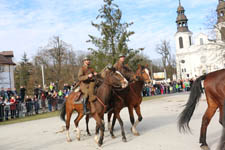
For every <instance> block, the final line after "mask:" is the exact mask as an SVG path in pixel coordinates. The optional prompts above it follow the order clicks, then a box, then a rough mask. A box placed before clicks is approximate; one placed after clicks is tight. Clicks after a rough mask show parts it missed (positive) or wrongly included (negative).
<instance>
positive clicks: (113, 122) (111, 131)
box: [110, 112, 116, 139]
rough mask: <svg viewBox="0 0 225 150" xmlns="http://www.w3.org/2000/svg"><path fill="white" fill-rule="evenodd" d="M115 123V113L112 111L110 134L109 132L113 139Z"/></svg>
mask: <svg viewBox="0 0 225 150" xmlns="http://www.w3.org/2000/svg"><path fill="white" fill-rule="evenodd" d="M115 123H116V115H115V112H114V113H113V121H112V126H111V128H110V134H111V137H112V138H113V139H115V138H116V137H115V135H114V133H113V130H114V126H115Z"/></svg>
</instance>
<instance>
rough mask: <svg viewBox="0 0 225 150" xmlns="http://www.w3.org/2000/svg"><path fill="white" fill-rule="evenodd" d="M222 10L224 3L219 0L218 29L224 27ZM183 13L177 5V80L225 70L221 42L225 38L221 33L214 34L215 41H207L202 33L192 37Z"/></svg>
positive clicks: (224, 7)
mask: <svg viewBox="0 0 225 150" xmlns="http://www.w3.org/2000/svg"><path fill="white" fill-rule="evenodd" d="M224 10H225V2H224V0H219V4H218V7H217V12H218V23H217V26H218V29H221V28H223V27H225V18H224V17H225V16H224V13H225V11H224ZM184 12H185V10H184V7H183V6H181V3H179V7H178V9H177V13H178V16H177V20H176V23H177V33H176V34H175V42H176V64H177V79H184V80H185V79H191V78H196V77H198V76H201V75H203V74H205V73H209V72H213V71H216V70H220V69H223V68H225V52H224V51H225V43H224V42H223V41H224V40H225V38H224V37H223V36H222V35H221V32H219V31H217V32H216V33H217V39H216V40H209V39H208V36H207V35H205V34H203V33H200V34H198V35H197V36H195V37H193V33H192V32H191V31H190V30H189V28H188V24H187V23H188V19H187V17H186V16H185V14H184ZM224 29H225V28H224ZM224 35H225V34H224Z"/></svg>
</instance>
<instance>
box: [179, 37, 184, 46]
mask: <svg viewBox="0 0 225 150" xmlns="http://www.w3.org/2000/svg"><path fill="white" fill-rule="evenodd" d="M179 44H180V48H184V44H183V38H182V37H179Z"/></svg>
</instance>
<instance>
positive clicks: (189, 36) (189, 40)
mask: <svg viewBox="0 0 225 150" xmlns="http://www.w3.org/2000/svg"><path fill="white" fill-rule="evenodd" d="M189 43H190V46H191V44H192V43H191V36H189Z"/></svg>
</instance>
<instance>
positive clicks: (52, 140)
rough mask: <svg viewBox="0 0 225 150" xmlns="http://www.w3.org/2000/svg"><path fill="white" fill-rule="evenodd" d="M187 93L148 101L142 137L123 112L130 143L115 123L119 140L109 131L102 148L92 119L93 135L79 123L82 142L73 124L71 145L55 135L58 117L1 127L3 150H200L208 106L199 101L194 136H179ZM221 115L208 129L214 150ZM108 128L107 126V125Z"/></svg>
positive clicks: (59, 124)
mask: <svg viewBox="0 0 225 150" xmlns="http://www.w3.org/2000/svg"><path fill="white" fill-rule="evenodd" d="M187 98H188V93H186V94H185V93H182V94H174V95H169V96H165V97H162V98H158V99H155V100H152V101H145V102H143V103H142V105H141V109H142V114H143V121H142V122H141V123H140V124H139V125H138V127H137V129H138V131H139V132H140V134H141V135H140V136H134V135H132V133H131V132H130V127H131V125H130V122H129V117H128V111H127V109H126V108H125V109H124V110H123V111H122V112H121V117H122V119H123V121H124V125H125V132H126V136H127V142H126V143H124V142H122V138H121V134H120V127H119V124H118V123H117V124H116V127H115V135H116V137H117V138H116V139H111V137H110V135H109V132H108V131H107V130H106V132H105V139H104V144H103V146H102V147H101V148H99V147H98V146H97V144H96V143H95V142H94V129H95V121H94V120H93V119H91V121H90V129H91V133H93V135H92V136H87V135H86V132H85V121H84V120H82V121H81V122H80V129H81V130H82V131H81V141H77V140H76V139H75V132H74V131H73V130H74V126H73V124H72V121H71V125H72V126H71V127H72V128H71V130H70V131H71V138H72V140H73V141H72V142H70V143H68V142H66V133H65V132H64V133H56V132H57V131H59V130H61V127H62V125H64V122H62V121H61V120H60V119H59V117H54V118H49V119H42V120H36V121H30V122H24V123H18V124H12V125H4V126H0V150H31V149H32V150H76V149H77V150H92V149H105V150H120V149H123V150H199V149H200V148H199V144H198V139H199V129H200V124H201V118H202V115H203V113H204V111H205V110H206V107H207V104H206V101H205V100H204V96H203V98H202V100H201V101H200V103H199V105H198V107H197V109H196V111H195V113H194V116H193V118H192V120H191V123H190V126H191V128H192V134H186V135H184V134H180V133H179V132H178V130H177V116H178V115H179V113H180V112H181V111H182V109H183V107H182V105H184V104H185V103H186V100H187ZM218 116H219V115H218V112H217V113H216V115H215V116H214V118H213V119H212V121H211V124H210V126H209V128H208V129H209V130H208V144H209V146H210V147H211V149H212V150H215V149H216V147H217V145H218V141H219V137H220V133H221V131H222V127H221V126H220V124H219V123H218ZM106 125H107V124H106Z"/></svg>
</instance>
